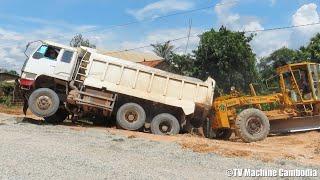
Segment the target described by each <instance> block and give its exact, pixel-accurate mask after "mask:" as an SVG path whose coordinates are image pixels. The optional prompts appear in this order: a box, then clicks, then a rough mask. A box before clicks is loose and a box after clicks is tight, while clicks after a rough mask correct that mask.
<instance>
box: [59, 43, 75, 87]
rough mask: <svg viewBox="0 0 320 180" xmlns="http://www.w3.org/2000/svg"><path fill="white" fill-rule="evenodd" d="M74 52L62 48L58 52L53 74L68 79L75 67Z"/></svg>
mask: <svg viewBox="0 0 320 180" xmlns="http://www.w3.org/2000/svg"><path fill="white" fill-rule="evenodd" d="M76 58H77V57H76V52H74V51H71V50H66V49H62V50H61V51H60V53H59V56H58V60H57V63H56V67H55V69H54V74H55V76H56V77H58V78H59V79H63V80H66V81H69V80H70V79H71V76H72V73H73V69H74V67H75V64H76V63H75V61H76Z"/></svg>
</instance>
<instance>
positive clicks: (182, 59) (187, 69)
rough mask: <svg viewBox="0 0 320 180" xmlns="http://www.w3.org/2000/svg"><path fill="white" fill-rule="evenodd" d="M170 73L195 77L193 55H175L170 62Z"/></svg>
mask: <svg viewBox="0 0 320 180" xmlns="http://www.w3.org/2000/svg"><path fill="white" fill-rule="evenodd" d="M170 71H171V72H174V73H177V74H181V75H184V76H193V75H194V72H195V71H196V67H195V66H194V58H193V57H192V55H190V54H187V55H179V54H173V55H172V59H171V61H170Z"/></svg>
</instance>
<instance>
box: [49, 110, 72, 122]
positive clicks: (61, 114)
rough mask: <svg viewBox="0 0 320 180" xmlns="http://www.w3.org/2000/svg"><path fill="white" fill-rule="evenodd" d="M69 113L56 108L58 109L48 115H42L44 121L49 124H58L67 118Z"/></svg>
mask: <svg viewBox="0 0 320 180" xmlns="http://www.w3.org/2000/svg"><path fill="white" fill-rule="evenodd" d="M68 115H69V113H68V112H67V111H66V110H65V109H58V111H57V112H56V113H55V114H54V115H52V116H49V117H44V121H45V122H46V123H49V124H59V123H62V122H63V121H64V120H66V119H67V117H68Z"/></svg>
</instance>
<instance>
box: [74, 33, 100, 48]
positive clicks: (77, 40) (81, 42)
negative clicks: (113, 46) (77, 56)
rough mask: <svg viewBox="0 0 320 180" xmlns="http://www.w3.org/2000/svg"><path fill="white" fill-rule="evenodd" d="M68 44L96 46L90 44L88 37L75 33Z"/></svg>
mask: <svg viewBox="0 0 320 180" xmlns="http://www.w3.org/2000/svg"><path fill="white" fill-rule="evenodd" d="M70 46H72V47H80V46H85V47H90V48H96V45H94V44H91V43H90V41H89V39H85V38H84V37H83V36H82V34H77V35H76V36H74V37H73V38H72V39H71V41H70Z"/></svg>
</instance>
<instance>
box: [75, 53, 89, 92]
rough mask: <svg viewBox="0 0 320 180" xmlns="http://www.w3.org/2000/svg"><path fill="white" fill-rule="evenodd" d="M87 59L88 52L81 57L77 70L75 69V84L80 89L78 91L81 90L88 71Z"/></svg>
mask: <svg viewBox="0 0 320 180" xmlns="http://www.w3.org/2000/svg"><path fill="white" fill-rule="evenodd" d="M89 59H90V53H89V52H88V51H86V52H85V54H84V56H83V57H82V59H81V60H80V62H79V65H78V69H77V73H76V75H75V78H74V79H75V80H74V81H75V82H76V83H77V85H78V87H80V89H82V88H83V83H84V80H85V79H86V77H87V75H86V74H87V70H88V65H89V62H90V61H89Z"/></svg>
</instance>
